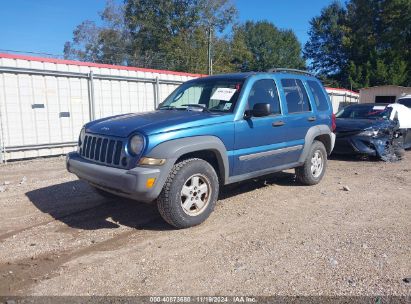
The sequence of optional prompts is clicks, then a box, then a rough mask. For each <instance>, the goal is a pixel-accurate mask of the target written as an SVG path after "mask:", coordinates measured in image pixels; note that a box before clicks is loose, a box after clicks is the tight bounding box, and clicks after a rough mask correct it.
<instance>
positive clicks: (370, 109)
mask: <svg viewBox="0 0 411 304" xmlns="http://www.w3.org/2000/svg"><path fill="white" fill-rule="evenodd" d="M390 112H391V108H387V106H385V105H353V106H348V107H346V108H344V109H342V110H341V111H340V112H338V113H337V114H336V115H335V116H336V117H337V118H353V119H387V118H389V117H390Z"/></svg>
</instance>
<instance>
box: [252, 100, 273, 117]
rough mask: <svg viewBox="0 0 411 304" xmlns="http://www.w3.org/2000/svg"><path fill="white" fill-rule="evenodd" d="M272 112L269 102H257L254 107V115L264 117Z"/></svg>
mask: <svg viewBox="0 0 411 304" xmlns="http://www.w3.org/2000/svg"><path fill="white" fill-rule="evenodd" d="M270 114H271V106H270V104H269V103H256V104H255V105H254V107H253V116H255V117H263V116H268V115H270Z"/></svg>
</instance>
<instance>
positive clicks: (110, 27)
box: [64, 1, 130, 64]
mask: <svg viewBox="0 0 411 304" xmlns="http://www.w3.org/2000/svg"><path fill="white" fill-rule="evenodd" d="M100 17H101V19H102V21H103V22H102V23H103V24H102V25H101V26H97V25H96V23H95V22H94V21H89V20H86V21H84V22H82V23H81V24H80V25H78V26H77V27H76V28H75V30H74V31H73V40H72V42H69V41H68V42H66V43H65V44H64V57H65V58H66V59H78V60H82V61H93V62H100V63H111V64H127V63H128V57H129V54H128V51H129V43H130V37H129V33H128V31H127V29H126V27H125V24H124V8H123V6H121V5H120V6H119V5H116V4H115V3H114V1H108V2H107V5H106V7H105V9H104V11H103V12H101V13H100Z"/></svg>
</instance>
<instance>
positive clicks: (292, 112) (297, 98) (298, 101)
mask: <svg viewBox="0 0 411 304" xmlns="http://www.w3.org/2000/svg"><path fill="white" fill-rule="evenodd" d="M278 77H279V83H280V88H281V90H280V93H281V95H282V98H283V100H284V101H285V109H284V110H285V116H286V117H285V120H286V122H287V128H286V129H287V141H288V142H289V143H290V145H291V144H292V145H294V146H303V145H304V142H305V136H306V134H307V132H308V129H310V128H311V127H312V126H315V125H317V124H318V121H317V120H318V117H317V115H316V114H315V111H314V109H313V107H312V105H311V103H310V99H309V97H308V94H307V90H306V87H305V84H304V82H303V79H302V78H299V77H298V76H296V77H295V76H294V75H279V76H278ZM294 156H295V158H294V159H293V160H292V161H297V160H298V158H299V156H300V154H298V155H294Z"/></svg>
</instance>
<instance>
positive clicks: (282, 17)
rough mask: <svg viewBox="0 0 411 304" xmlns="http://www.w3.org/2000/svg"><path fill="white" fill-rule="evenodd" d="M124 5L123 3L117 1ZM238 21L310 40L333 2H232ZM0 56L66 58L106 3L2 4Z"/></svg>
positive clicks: (14, 0)
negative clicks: (314, 21)
mask: <svg viewBox="0 0 411 304" xmlns="http://www.w3.org/2000/svg"><path fill="white" fill-rule="evenodd" d="M118 1H121V0H118ZM233 2H234V3H235V4H236V6H237V8H238V11H239V21H241V22H243V21H246V20H254V21H258V20H268V21H271V22H273V23H274V24H275V25H276V26H277V27H279V28H281V29H292V30H293V31H294V32H295V34H296V35H297V38H298V39H299V41H300V42H301V43H302V44H304V43H305V42H306V41H307V39H308V35H307V31H308V29H309V21H310V19H311V18H313V17H315V16H318V15H319V14H320V11H321V9H322V8H323V7H325V6H326V5H327V4H329V3H330V2H331V0H233ZM0 4H1V6H0V7H1V9H0V52H1V51H2V50H3V51H4V50H14V51H21V52H34V53H47V54H52V55H59V56H61V55H62V54H63V46H64V43H65V42H66V41H70V40H71V38H72V36H73V30H74V28H75V27H76V26H77V25H78V24H80V23H81V22H82V21H84V20H94V21H98V20H99V14H98V13H99V12H101V11H102V10H103V9H104V6H105V0H0Z"/></svg>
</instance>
